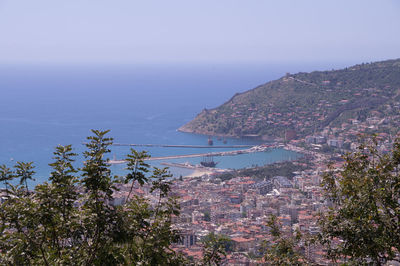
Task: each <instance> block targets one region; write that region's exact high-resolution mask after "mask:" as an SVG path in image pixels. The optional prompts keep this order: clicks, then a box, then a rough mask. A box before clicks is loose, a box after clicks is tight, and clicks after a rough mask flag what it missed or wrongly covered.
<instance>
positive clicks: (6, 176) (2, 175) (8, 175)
mask: <svg viewBox="0 0 400 266" xmlns="http://www.w3.org/2000/svg"><path fill="white" fill-rule="evenodd" d="M13 178H14V176H13V174H12V172H11V169H10V168H7V166H6V165H5V164H3V165H0V182H3V183H4V186H5V187H6V192H7V194H8V181H10V180H12V179H13Z"/></svg>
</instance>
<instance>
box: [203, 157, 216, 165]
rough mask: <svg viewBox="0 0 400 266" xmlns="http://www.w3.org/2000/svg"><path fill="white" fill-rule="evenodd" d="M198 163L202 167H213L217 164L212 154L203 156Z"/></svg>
mask: <svg viewBox="0 0 400 266" xmlns="http://www.w3.org/2000/svg"><path fill="white" fill-rule="evenodd" d="M200 164H201V165H202V166H204V167H215V166H216V165H217V163H216V162H215V161H214V158H213V156H212V155H206V156H204V157H203V160H202V161H201V162H200Z"/></svg>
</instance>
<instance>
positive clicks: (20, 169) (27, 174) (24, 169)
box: [14, 162, 35, 193]
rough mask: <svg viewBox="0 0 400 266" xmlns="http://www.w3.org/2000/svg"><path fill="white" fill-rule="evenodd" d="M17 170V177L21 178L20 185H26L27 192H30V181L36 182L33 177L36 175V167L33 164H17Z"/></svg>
mask: <svg viewBox="0 0 400 266" xmlns="http://www.w3.org/2000/svg"><path fill="white" fill-rule="evenodd" d="M14 168H15V177H16V178H19V183H20V185H22V184H25V189H26V192H27V193H28V192H29V188H28V182H27V181H28V179H30V180H35V179H34V178H33V175H34V174H35V171H33V169H34V168H35V166H33V162H29V163H25V162H17V164H16V165H15V166H14Z"/></svg>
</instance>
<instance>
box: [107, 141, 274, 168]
mask: <svg viewBox="0 0 400 266" xmlns="http://www.w3.org/2000/svg"><path fill="white" fill-rule="evenodd" d="M269 148H271V146H266V145H261V146H251V148H249V149H243V150H234V151H222V152H209V153H195V154H184V155H171V156H162V157H150V158H148V159H146V160H147V161H156V160H170V159H181V158H194V157H204V156H233V155H238V154H245V153H252V152H263V151H266V150H267V149H269ZM108 163H110V164H123V163H126V161H125V160H109V161H108Z"/></svg>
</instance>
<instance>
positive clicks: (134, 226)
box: [0, 130, 184, 265]
mask: <svg viewBox="0 0 400 266" xmlns="http://www.w3.org/2000/svg"><path fill="white" fill-rule="evenodd" d="M92 132H93V136H90V137H88V141H89V142H88V143H87V144H86V146H87V151H85V152H84V156H85V159H86V161H85V162H84V165H83V167H82V168H81V169H80V170H81V173H82V174H81V176H80V177H79V176H77V175H76V174H77V170H76V169H75V167H74V166H73V164H74V162H75V159H74V157H75V156H76V154H75V153H73V152H72V147H71V145H68V146H58V147H57V148H56V150H55V152H54V160H55V161H54V162H53V163H51V164H50V166H51V167H52V168H53V171H52V173H51V175H50V177H49V182H45V183H43V184H40V185H37V186H36V187H35V189H34V191H32V193H27V192H26V191H28V187H27V182H26V180H27V179H31V178H32V176H33V174H34V172H33V170H32V168H33V166H32V163H20V162H18V163H17V164H16V166H15V173H16V176H18V177H20V179H21V182H20V185H16V186H12V185H10V187H11V188H10V194H11V196H10V197H8V198H7V199H6V200H5V201H4V202H3V203H1V204H0V264H2V265H31V264H33V265H180V264H183V263H184V258H183V257H182V256H181V255H180V254H177V253H176V252H174V250H172V249H171V244H172V243H175V242H177V240H178V237H179V232H178V231H176V230H174V229H173V228H172V222H171V217H172V216H173V215H179V205H178V204H177V201H176V199H175V198H172V197H170V196H169V192H170V182H169V181H168V179H169V178H170V177H171V175H170V174H169V173H168V171H167V169H166V168H163V169H158V168H154V169H153V170H152V171H151V172H152V173H151V174H150V173H149V172H150V166H149V165H147V164H146V163H145V162H144V159H146V158H148V156H147V155H146V154H145V153H143V152H142V153H139V152H136V151H134V150H132V151H131V154H129V155H128V156H127V160H128V167H127V170H128V173H127V175H125V176H122V177H119V178H118V177H116V176H112V174H111V171H110V165H109V164H108V159H107V158H106V156H107V154H108V153H109V152H110V149H109V146H110V145H111V144H112V138H108V137H106V134H107V133H108V131H98V130H93V131H92ZM1 169H3V168H1ZM5 172H7V173H8V171H5V170H4V171H3V170H2V172H1V177H3V176H8V174H4V173H5ZM148 173H149V174H148ZM119 180H121V181H122V183H125V184H128V183H129V182H131V183H132V185H131V186H130V187H129V191H130V192H129V196H128V197H126V200H125V203H123V205H118V206H116V205H114V204H113V200H114V198H113V195H114V193H115V192H118V188H117V187H118V186H120V184H119V183H118V181H119ZM133 183H136V184H137V185H138V186H144V185H146V186H147V187H148V188H149V189H150V192H151V193H152V198H153V199H156V202H154V201H153V202H152V201H150V200H149V199H148V198H145V197H143V196H140V195H138V194H135V193H133V189H132V188H133ZM22 184H25V186H21V185H22ZM130 195H132V197H131V196H130Z"/></svg>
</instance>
